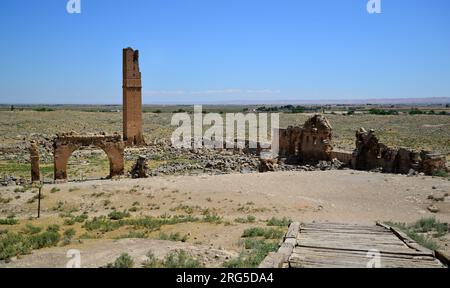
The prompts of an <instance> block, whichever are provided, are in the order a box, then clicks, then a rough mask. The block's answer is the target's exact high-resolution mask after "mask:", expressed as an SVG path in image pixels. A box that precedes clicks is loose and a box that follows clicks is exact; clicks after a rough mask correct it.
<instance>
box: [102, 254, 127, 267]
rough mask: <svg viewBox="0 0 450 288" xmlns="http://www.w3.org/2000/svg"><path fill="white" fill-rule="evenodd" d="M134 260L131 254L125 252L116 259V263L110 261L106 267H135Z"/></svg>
mask: <svg viewBox="0 0 450 288" xmlns="http://www.w3.org/2000/svg"><path fill="white" fill-rule="evenodd" d="M133 266H134V261H133V258H131V256H130V255H128V254H127V253H123V254H122V255H120V256H119V258H117V259H116V261H114V263H108V264H107V265H106V268H133Z"/></svg>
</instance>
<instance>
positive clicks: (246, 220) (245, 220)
mask: <svg viewBox="0 0 450 288" xmlns="http://www.w3.org/2000/svg"><path fill="white" fill-rule="evenodd" d="M255 221H256V217H255V216H251V215H249V216H247V218H236V219H234V222H236V223H242V224H245V223H254V222H255Z"/></svg>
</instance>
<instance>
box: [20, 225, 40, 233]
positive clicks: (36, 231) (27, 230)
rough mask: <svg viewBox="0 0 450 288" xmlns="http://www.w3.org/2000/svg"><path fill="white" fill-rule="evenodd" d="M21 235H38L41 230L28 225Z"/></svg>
mask: <svg viewBox="0 0 450 288" xmlns="http://www.w3.org/2000/svg"><path fill="white" fill-rule="evenodd" d="M22 231H23V233H25V234H29V235H34V234H38V233H39V232H41V231H42V228H40V227H36V226H33V224H30V223H28V224H27V225H26V226H25V228H23V230H22Z"/></svg>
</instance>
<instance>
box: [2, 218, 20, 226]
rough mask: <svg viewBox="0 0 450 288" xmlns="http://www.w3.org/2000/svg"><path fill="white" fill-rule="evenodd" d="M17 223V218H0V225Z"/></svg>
mask: <svg viewBox="0 0 450 288" xmlns="http://www.w3.org/2000/svg"><path fill="white" fill-rule="evenodd" d="M17 223H18V221H17V219H14V218H6V219H0V225H16V224H17Z"/></svg>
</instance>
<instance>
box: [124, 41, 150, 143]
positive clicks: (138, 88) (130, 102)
mask: <svg viewBox="0 0 450 288" xmlns="http://www.w3.org/2000/svg"><path fill="white" fill-rule="evenodd" d="M123 138H124V141H125V143H126V145H127V146H141V145H144V144H145V142H144V136H143V132H142V81H141V72H140V70H139V51H138V50H136V51H134V50H133V49H132V48H126V49H123Z"/></svg>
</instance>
